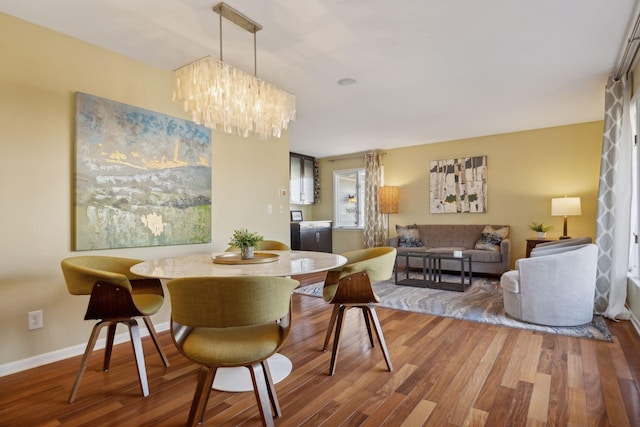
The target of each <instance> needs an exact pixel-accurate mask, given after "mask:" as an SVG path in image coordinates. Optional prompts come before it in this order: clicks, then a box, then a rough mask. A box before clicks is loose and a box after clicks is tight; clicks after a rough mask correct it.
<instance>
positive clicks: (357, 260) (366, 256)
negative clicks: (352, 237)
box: [336, 246, 397, 281]
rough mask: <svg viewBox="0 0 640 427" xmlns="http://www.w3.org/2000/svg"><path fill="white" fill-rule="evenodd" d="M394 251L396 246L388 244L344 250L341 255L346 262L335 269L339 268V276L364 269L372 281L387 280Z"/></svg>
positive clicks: (390, 271) (390, 273) (393, 259)
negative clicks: (349, 250)
mask: <svg viewBox="0 0 640 427" xmlns="http://www.w3.org/2000/svg"><path fill="white" fill-rule="evenodd" d="M396 252H397V250H396V248H392V247H390V246H382V247H377V248H368V249H359V250H356V251H351V252H345V253H343V254H342V256H344V257H345V258H347V263H346V264H345V265H344V266H342V267H340V268H339V269H336V270H340V277H345V276H348V275H350V274H353V273H359V272H361V271H365V272H366V273H367V274H368V275H369V279H370V280H372V281H380V280H387V279H388V278H390V277H391V275H392V274H393V266H394V265H395V261H396Z"/></svg>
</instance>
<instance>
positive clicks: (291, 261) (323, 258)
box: [131, 251, 347, 279]
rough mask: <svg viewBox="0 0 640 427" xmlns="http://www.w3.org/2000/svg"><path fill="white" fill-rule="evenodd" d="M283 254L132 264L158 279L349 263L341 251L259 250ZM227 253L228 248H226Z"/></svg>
mask: <svg viewBox="0 0 640 427" xmlns="http://www.w3.org/2000/svg"><path fill="white" fill-rule="evenodd" d="M259 252H269V253H274V254H278V255H280V256H279V258H278V260H277V261H274V262H266V263H261V264H233V265H229V264H216V263H214V262H213V257H215V256H216V255H222V254H225V252H214V253H205V254H195V255H186V256H181V257H175V258H165V259H158V260H151V261H144V262H141V263H140V264H136V265H134V266H133V267H131V272H132V273H134V274H137V275H139V276H145V277H155V278H159V279H177V278H180V277H207V276H212V277H218V276H294V275H298V274H307V273H315V272H319V271H326V270H331V269H332V268H336V267H340V266H341V265H344V264H346V262H347V259H346V258H345V257H343V256H341V255H336V254H330V253H325V252H311V251H259ZM226 253H227V254H228V252H226Z"/></svg>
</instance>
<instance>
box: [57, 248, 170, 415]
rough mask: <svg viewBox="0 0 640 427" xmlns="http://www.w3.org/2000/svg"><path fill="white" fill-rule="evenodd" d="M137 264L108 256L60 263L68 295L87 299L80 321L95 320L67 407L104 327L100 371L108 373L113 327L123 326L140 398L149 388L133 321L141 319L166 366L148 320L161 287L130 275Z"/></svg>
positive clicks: (157, 282)
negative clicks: (105, 340)
mask: <svg viewBox="0 0 640 427" xmlns="http://www.w3.org/2000/svg"><path fill="white" fill-rule="evenodd" d="M140 262H142V261H140V260H137V259H130V258H118V257H108V256H78V257H72V258H67V259H64V260H62V262H61V266H62V273H63V274H64V278H65V281H66V283H67V288H68V290H69V293H71V294H72V295H91V297H90V298H89V305H88V307H87V313H86V314H85V316H84V319H85V320H98V322H97V323H96V324H95V325H94V326H93V330H92V331H91V336H90V337H89V342H87V347H86V349H85V352H84V355H83V356H82V361H81V362H80V368H79V369H78V372H77V374H76V378H75V381H74V383H73V387H72V388H71V393H70V394H69V403H72V402H73V401H74V400H75V397H76V393H77V392H78V386H79V385H80V378H81V377H82V375H83V374H84V371H85V370H86V368H87V362H88V361H89V357H90V356H91V353H92V352H93V348H94V347H95V344H96V341H97V339H98V336H99V334H100V331H101V330H102V328H104V327H105V326H108V329H107V342H106V347H105V353H104V363H103V367H102V369H103V370H104V371H108V370H109V363H110V359H111V351H112V349H113V339H114V337H115V333H116V326H117V325H118V323H122V324H125V325H127V327H128V328H129V335H130V336H131V345H132V346H133V353H134V355H135V359H136V367H137V369H138V377H139V379H140V388H141V390H142V395H143V396H148V395H149V386H148V384H147V371H146V368H145V363H144V354H143V352H142V340H141V338H140V331H139V328H138V321H137V320H136V319H135V318H136V317H142V318H143V319H144V323H145V324H146V325H147V330H148V331H149V335H150V336H151V339H152V340H153V343H154V344H155V346H156V349H157V350H158V353H159V354H160V358H161V359H162V362H163V363H164V365H165V366H169V361H168V359H167V356H166V355H165V354H164V352H163V351H162V348H161V347H160V343H159V341H158V336H157V334H156V330H155V328H154V327H153V323H152V322H151V319H150V318H149V316H151V315H152V314H154V313H156V312H157V311H158V310H159V309H160V307H161V306H162V303H163V302H164V293H163V291H162V284H161V283H160V280H159V279H148V278H144V277H141V276H137V275H135V274H133V273H131V271H130V270H129V269H130V268H131V267H132V266H134V265H135V264H138V263H140Z"/></svg>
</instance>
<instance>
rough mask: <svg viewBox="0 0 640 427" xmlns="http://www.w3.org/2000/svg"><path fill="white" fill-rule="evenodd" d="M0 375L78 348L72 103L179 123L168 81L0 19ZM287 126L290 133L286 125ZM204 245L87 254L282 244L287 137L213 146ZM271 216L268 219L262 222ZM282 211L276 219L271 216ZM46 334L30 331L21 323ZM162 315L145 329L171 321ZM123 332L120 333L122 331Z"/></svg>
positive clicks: (160, 73) (81, 332)
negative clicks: (72, 280) (249, 241)
mask: <svg viewBox="0 0 640 427" xmlns="http://www.w3.org/2000/svg"><path fill="white" fill-rule="evenodd" d="M0 52H2V66H1V67H0V144H2V150H1V153H2V157H1V158H0V162H1V163H2V167H0V200H1V201H2V202H1V203H2V208H1V209H0V226H1V230H2V234H1V236H0V248H1V256H0V325H2V326H1V327H0V343H2V344H1V345H0V347H1V348H2V350H1V351H0V375H1V374H2V365H6V364H9V363H10V362H16V361H19V360H22V359H25V358H30V357H35V356H38V355H41V354H46V353H49V352H53V351H57V350H61V349H65V348H67V347H70V346H74V345H79V344H82V345H84V343H86V340H87V338H88V336H89V332H90V329H91V327H92V322H88V321H83V320H82V319H83V318H84V312H85V310H86V304H87V301H88V298H87V297H77V296H71V295H70V294H68V292H67V290H66V285H65V283H64V280H63V277H62V273H61V271H60V260H62V259H63V258H65V257H68V256H71V255H74V253H73V252H72V251H71V247H72V243H71V240H72V239H71V236H72V230H73V224H72V216H71V212H72V209H73V197H74V196H73V162H74V158H73V147H74V132H73V129H74V102H73V100H74V92H76V91H81V92H86V93H89V94H92V95H96V96H100V97H103V98H107V99H111V100H114V101H118V102H123V103H126V104H130V105H134V106H136V107H141V108H146V109H149V110H152V111H157V112H160V113H164V114H169V115H173V116H177V117H183V118H188V117H187V116H186V115H185V114H184V113H183V112H182V111H181V109H180V106H179V105H177V104H175V103H174V102H172V101H171V91H172V84H173V82H172V74H171V72H170V71H165V70H160V69H157V68H154V67H150V66H147V65H145V64H142V63H139V62H136V61H133V60H131V59H129V58H126V57H123V56H121V55H117V54H115V53H112V52H108V51H105V50H103V49H100V48H97V47H95V46H92V45H90V44H87V43H84V42H81V41H78V40H76V39H73V38H70V37H67V36H64V35H61V34H59V33H55V32H52V31H49V30H46V29H43V28H40V27H37V26H35V25H32V24H29V23H26V22H24V21H20V20H18V19H15V18H12V17H9V16H7V15H3V14H0ZM294 125H295V124H294ZM212 144H213V146H212V153H213V154H212V157H213V158H212V162H211V164H212V172H213V173H212V200H213V202H212V240H213V241H212V243H211V244H203V245H184V246H166V247H155V248H132V249H120V250H106V251H94V252H87V253H89V254H94V253H95V254H104V255H115V256H119V255H122V256H127V257H132V258H139V259H150V258H159V257H168V256H174V255H180V254H187V253H194V252H211V251H222V250H224V249H225V248H226V247H227V242H228V239H229V237H230V236H231V233H232V231H233V229H234V228H238V227H247V228H249V229H250V230H252V231H257V232H259V233H262V234H263V235H264V236H265V238H268V239H275V240H281V241H285V242H289V203H288V200H287V199H281V198H280V197H279V190H280V189H287V188H288V186H289V173H288V169H289V168H288V165H289V156H288V154H289V137H288V134H287V133H285V134H284V136H283V137H282V138H281V139H279V140H278V139H273V140H268V141H263V140H260V139H253V138H250V139H244V138H241V137H236V136H229V135H225V134H221V133H217V132H213V135H212ZM268 204H272V205H273V207H274V209H273V214H271V215H268V214H267V205H268ZM280 206H282V213H280ZM37 309H43V310H44V328H43V329H40V330H35V331H28V330H27V312H28V311H32V310H37ZM169 314H170V307H169V304H165V305H164V307H163V308H162V310H161V311H160V312H159V313H158V314H157V315H155V316H154V317H153V320H154V322H155V323H165V322H167V321H168V319H169ZM120 332H124V328H123V330H122V331H120Z"/></svg>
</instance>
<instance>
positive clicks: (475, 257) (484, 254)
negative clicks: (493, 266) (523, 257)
mask: <svg viewBox="0 0 640 427" xmlns="http://www.w3.org/2000/svg"><path fill="white" fill-rule="evenodd" d="M462 253H463V254H465V255H467V254H468V255H471V261H472V262H501V261H502V254H501V253H500V252H495V251H487V250H483V249H468V250H466V251H463V252H462Z"/></svg>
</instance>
